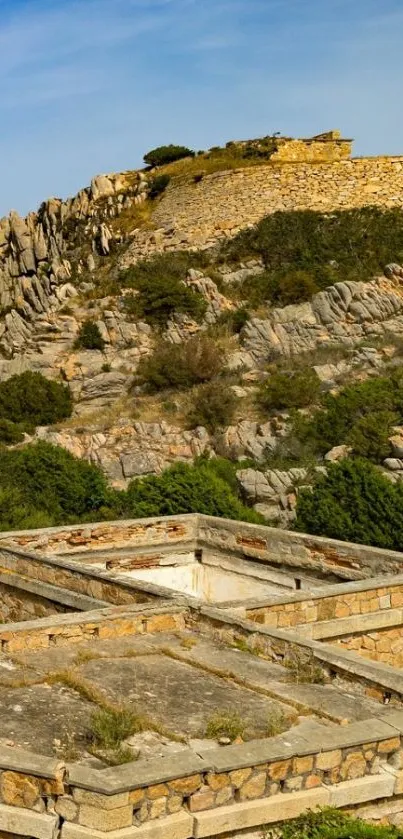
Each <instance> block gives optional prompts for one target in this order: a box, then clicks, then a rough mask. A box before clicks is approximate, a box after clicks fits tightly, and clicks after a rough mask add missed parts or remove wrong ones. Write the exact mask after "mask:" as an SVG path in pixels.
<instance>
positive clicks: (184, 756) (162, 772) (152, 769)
mask: <svg viewBox="0 0 403 839" xmlns="http://www.w3.org/2000/svg"><path fill="white" fill-rule="evenodd" d="M212 768H213V766H212V762H211V760H209V758H208V755H206V759H203V758H202V757H199V755H197V754H196V753H195V752H193V751H191V750H190V749H189V750H188V751H183V752H179V753H178V754H176V755H175V754H174V755H171V756H169V757H163V758H152V759H150V760H138V761H133V763H126V764H124V765H122V766H119V767H116V768H115V769H102V770H100V771H97V770H96V769H92V770H88V769H87V767H82V766H74V765H72V766H69V768H68V782H69V785H70V786H73V787H81V788H82V789H86V790H91V791H93V792H100V793H102V794H103V795H116V794H117V793H121V792H126V791H127V790H129V789H130V790H134V789H139V788H140V787H147V786H149V785H156V784H161V783H165V781H173V780H176V779H179V778H186V777H188V776H190V775H196V774H198V773H200V772H209V771H211V770H212Z"/></svg>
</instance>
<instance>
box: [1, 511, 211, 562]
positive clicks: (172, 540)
mask: <svg viewBox="0 0 403 839" xmlns="http://www.w3.org/2000/svg"><path fill="white" fill-rule="evenodd" d="M196 536H197V516H195V515H184V516H164V517H159V518H144V519H134V520H131V521H124V520H121V521H114V522H98V523H95V524H86V525H72V526H65V527H47V528H42V529H40V530H23V531H12V532H8V533H2V534H1V536H0V547H1V546H2V545H4V546H7V545H8V546H10V547H12V546H14V547H15V548H20V549H27V550H35V551H36V550H38V551H40V553H41V554H59V555H63V554H71V555H72V554H75V553H87V552H90V551H111V550H115V549H120V548H130V549H135V548H138V547H144V548H146V547H148V546H153V547H156V546H161V545H163V544H165V545H169V546H171V547H172V546H174V545H176V544H179V543H186V542H189V543H190V542H193V541H194V540H195V539H196Z"/></svg>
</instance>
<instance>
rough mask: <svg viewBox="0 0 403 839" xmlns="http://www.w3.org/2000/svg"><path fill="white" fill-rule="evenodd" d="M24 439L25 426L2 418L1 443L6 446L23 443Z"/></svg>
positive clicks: (0, 424) (0, 427) (0, 420)
mask: <svg viewBox="0 0 403 839" xmlns="http://www.w3.org/2000/svg"><path fill="white" fill-rule="evenodd" d="M23 439H24V426H21V425H18V424H17V423H15V422H10V420H7V419H3V418H0V443H4V444H5V445H6V446H7V445H8V446H10V445H14V444H16V443H21V442H22V440H23Z"/></svg>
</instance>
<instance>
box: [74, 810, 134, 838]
mask: <svg viewBox="0 0 403 839" xmlns="http://www.w3.org/2000/svg"><path fill="white" fill-rule="evenodd" d="M78 821H79V823H80V824H82V825H83V827H91V828H94V830H102V831H103V832H104V833H109V831H111V830H118V829H119V828H121V827H128V826H129V825H130V824H132V821H133V807H131V806H130V805H127V806H126V807H119V808H118V809H116V810H101V809H100V808H99V807H90V806H89V805H88V804H81V805H80V809H79V813H78Z"/></svg>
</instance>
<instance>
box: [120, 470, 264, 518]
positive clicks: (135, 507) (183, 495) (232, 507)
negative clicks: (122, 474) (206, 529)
mask: <svg viewBox="0 0 403 839" xmlns="http://www.w3.org/2000/svg"><path fill="white" fill-rule="evenodd" d="M121 505H122V506H121V512H122V513H123V515H125V516H128V517H134V518H136V517H142V516H169V515H177V514H180V513H197V512H198V513H204V514H205V515H209V516H219V517H221V518H228V519H239V520H241V521H250V522H256V523H262V522H263V521H264V520H263V519H262V517H261V516H259V515H258V513H255V511H254V510H251V509H249V508H248V507H245V505H244V504H242V502H241V501H240V500H239V498H238V497H237V496H236V495H235V493H234V492H233V491H232V490H231V488H230V486H229V485H228V483H227V482H226V481H225V480H223V479H222V478H221V477H219V476H218V475H216V474H214V473H213V471H212V470H211V469H209V467H208V465H206V464H203V463H200V464H198V465H196V466H189V465H187V464H184V463H176V464H175V465H174V466H172V467H171V468H170V469H167V470H166V471H165V472H163V473H162V475H158V476H153V475H152V476H148V477H146V478H142V479H140V480H135V481H132V482H131V483H130V485H129V487H128V489H127V492H126V493H124V494H123V495H122V499H121Z"/></svg>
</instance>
